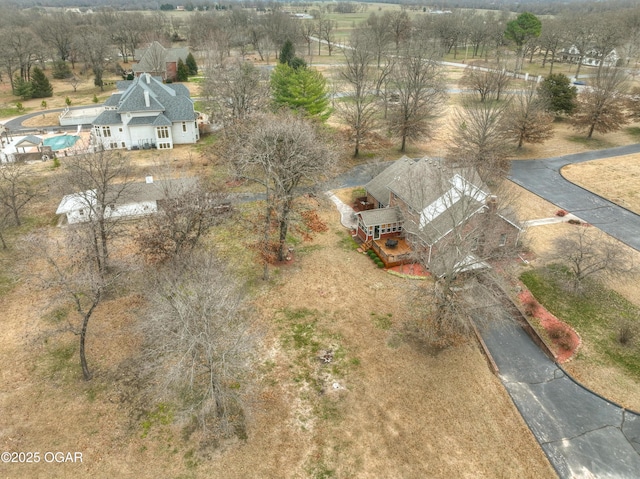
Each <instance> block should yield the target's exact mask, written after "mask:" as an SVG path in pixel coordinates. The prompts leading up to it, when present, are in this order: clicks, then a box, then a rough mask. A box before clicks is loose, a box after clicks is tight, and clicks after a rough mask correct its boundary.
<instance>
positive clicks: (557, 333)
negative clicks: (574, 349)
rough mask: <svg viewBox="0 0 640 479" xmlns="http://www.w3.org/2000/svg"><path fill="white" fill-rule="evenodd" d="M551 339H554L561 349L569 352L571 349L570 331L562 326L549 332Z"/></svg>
mask: <svg viewBox="0 0 640 479" xmlns="http://www.w3.org/2000/svg"><path fill="white" fill-rule="evenodd" d="M548 333H549V337H551V339H553V342H554V343H556V344H557V345H558V346H559V347H560V348H561V349H564V350H565V351H568V350H569V349H571V334H570V333H569V330H568V329H567V328H566V327H565V326H563V325H560V324H557V325H554V326H552V327H551V328H549V330H548Z"/></svg>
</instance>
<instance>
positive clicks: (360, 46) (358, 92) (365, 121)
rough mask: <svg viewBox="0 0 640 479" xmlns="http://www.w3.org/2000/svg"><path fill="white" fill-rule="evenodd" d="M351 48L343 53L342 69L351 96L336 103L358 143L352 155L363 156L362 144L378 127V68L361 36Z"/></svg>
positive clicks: (339, 112) (352, 42)
mask: <svg viewBox="0 0 640 479" xmlns="http://www.w3.org/2000/svg"><path fill="white" fill-rule="evenodd" d="M350 46H351V48H345V49H344V50H343V53H344V56H345V65H344V66H343V67H342V68H341V70H340V76H341V79H342V80H343V81H344V83H346V85H347V88H348V89H347V92H348V96H347V97H346V98H344V101H342V102H340V103H338V104H337V111H338V114H339V115H340V116H341V117H342V119H343V120H344V121H345V122H346V123H347V125H348V126H349V128H350V129H351V132H352V138H353V141H354V143H355V146H354V153H353V156H354V157H357V156H358V155H359V154H360V144H361V142H362V140H363V139H364V138H365V137H366V135H367V134H368V133H369V132H370V131H371V130H372V129H373V128H375V126H376V113H377V111H378V108H377V104H376V96H375V92H374V88H375V84H376V81H375V67H374V66H373V65H371V61H372V60H373V59H374V54H373V52H371V51H369V50H368V48H367V47H368V43H367V42H366V41H364V39H363V38H362V37H359V36H356V35H354V36H353V37H352V41H351V45H350Z"/></svg>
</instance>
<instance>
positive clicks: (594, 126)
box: [587, 123, 596, 139]
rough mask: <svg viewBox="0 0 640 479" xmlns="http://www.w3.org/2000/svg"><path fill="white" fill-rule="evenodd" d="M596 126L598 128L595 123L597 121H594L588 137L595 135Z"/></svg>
mask: <svg viewBox="0 0 640 479" xmlns="http://www.w3.org/2000/svg"><path fill="white" fill-rule="evenodd" d="M595 128H596V124H595V123H592V124H591V127H590V128H589V134H588V135H587V138H588V139H590V138H591V135H593V130H595Z"/></svg>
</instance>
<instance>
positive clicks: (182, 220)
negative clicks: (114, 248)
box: [135, 178, 231, 262]
mask: <svg viewBox="0 0 640 479" xmlns="http://www.w3.org/2000/svg"><path fill="white" fill-rule="evenodd" d="M184 180H185V181H183V182H178V181H175V180H174V181H172V182H165V183H164V185H165V186H164V187H163V189H164V192H163V193H164V198H165V199H164V200H162V201H159V202H158V208H159V210H158V211H157V212H156V213H154V214H153V215H149V216H147V217H146V218H145V219H144V220H143V221H141V224H140V225H139V226H138V227H137V234H136V238H135V239H136V243H138V245H139V247H140V249H141V250H142V252H143V254H144V255H145V256H146V257H147V258H148V259H149V260H150V261H152V262H164V261H166V260H169V259H172V258H175V257H177V256H180V255H182V254H183V253H188V252H190V251H192V250H193V249H194V248H195V247H196V245H197V244H198V243H199V241H200V239H201V238H202V236H203V235H204V234H206V232H207V231H208V230H209V229H210V228H211V227H212V226H214V225H216V224H218V223H219V222H220V221H221V220H222V219H223V218H224V217H225V216H226V214H227V213H228V212H229V211H230V208H231V207H230V205H229V204H228V203H227V202H226V198H227V197H226V195H225V194H224V193H223V192H222V191H221V190H220V189H219V188H213V187H208V186H207V185H205V184H204V182H203V181H202V180H196V179H192V178H184ZM191 180H193V181H191Z"/></svg>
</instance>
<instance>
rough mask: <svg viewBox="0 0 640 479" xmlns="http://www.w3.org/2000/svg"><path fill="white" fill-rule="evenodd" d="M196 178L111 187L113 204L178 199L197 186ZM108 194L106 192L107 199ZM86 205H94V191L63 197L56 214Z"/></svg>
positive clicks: (85, 206) (75, 209) (82, 207)
mask: <svg viewBox="0 0 640 479" xmlns="http://www.w3.org/2000/svg"><path fill="white" fill-rule="evenodd" d="M197 181H198V180H197V179H196V178H192V177H189V178H177V179H172V180H159V181H154V182H153V183H146V182H139V183H130V184H128V185H127V186H126V187H125V188H124V189H122V185H114V186H113V197H114V199H113V202H114V203H115V204H117V205H127V204H135V203H142V202H148V201H158V200H163V199H170V198H178V197H180V196H182V195H184V194H185V193H186V192H187V191H189V190H191V189H192V188H194V187H195V185H196V184H197ZM108 196H109V192H107V197H108ZM88 203H91V204H94V203H95V190H87V191H84V192H82V193H72V194H70V195H65V196H64V197H63V198H62V201H61V202H60V205H59V206H58V209H57V210H56V214H57V215H60V214H66V213H70V212H72V211H77V210H80V209H84V208H87V207H88V206H89V205H88Z"/></svg>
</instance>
